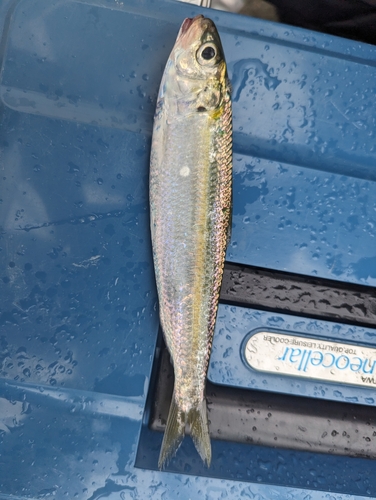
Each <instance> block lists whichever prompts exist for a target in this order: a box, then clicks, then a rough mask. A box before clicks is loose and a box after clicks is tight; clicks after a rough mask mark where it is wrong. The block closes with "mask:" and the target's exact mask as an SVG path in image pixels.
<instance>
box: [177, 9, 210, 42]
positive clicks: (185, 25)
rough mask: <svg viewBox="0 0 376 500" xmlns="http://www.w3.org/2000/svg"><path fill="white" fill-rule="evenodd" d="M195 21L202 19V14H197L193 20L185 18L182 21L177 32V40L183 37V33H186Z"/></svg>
mask: <svg viewBox="0 0 376 500" xmlns="http://www.w3.org/2000/svg"><path fill="white" fill-rule="evenodd" d="M197 19H204V16H203V15H202V14H199V15H198V16H196V17H193V18H191V17H187V18H186V19H184V21H183V24H182V25H181V27H180V30H179V33H178V36H177V38H178V39H179V38H180V37H182V36H183V35H185V33H187V31H188V30H189V28H190V27H191V26H192V24H193V23H194V22H195V21H196V20H197Z"/></svg>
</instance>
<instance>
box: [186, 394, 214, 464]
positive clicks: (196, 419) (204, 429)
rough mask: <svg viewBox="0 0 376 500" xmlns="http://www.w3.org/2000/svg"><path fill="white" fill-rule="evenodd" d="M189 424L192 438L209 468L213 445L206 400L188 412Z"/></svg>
mask: <svg viewBox="0 0 376 500" xmlns="http://www.w3.org/2000/svg"><path fill="white" fill-rule="evenodd" d="M187 420H188V424H189V425H190V428H191V436H192V439H193V442H194V445H195V447H196V450H197V451H198V453H199V455H200V457H201V458H202V460H203V462H204V463H205V465H206V466H207V467H210V462H211V444H210V436H209V425H208V414H207V409H206V399H205V398H204V399H203V400H202V401H201V403H200V404H199V405H198V406H197V407H195V408H192V409H191V410H190V411H189V412H188V419H187Z"/></svg>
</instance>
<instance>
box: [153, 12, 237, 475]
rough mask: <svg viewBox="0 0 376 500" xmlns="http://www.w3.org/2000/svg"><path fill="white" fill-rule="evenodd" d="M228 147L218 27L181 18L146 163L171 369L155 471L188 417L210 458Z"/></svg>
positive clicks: (227, 214)
mask: <svg viewBox="0 0 376 500" xmlns="http://www.w3.org/2000/svg"><path fill="white" fill-rule="evenodd" d="M208 47H209V50H207V51H206V53H205V52H204V50H205V48H208ZM213 54H214V55H213ZM204 56H205V57H204ZM206 56H208V61H207V60H206ZM200 58H201V59H200ZM214 58H215V59H214ZM211 59H214V60H211ZM231 145H232V118H231V100H230V92H229V84H228V81H227V72H226V64H225V61H224V57H223V51H222V46H221V42H220V39H219V36H218V33H217V31H216V28H215V26H214V23H213V22H212V21H211V20H209V19H205V18H204V17H203V16H197V17H196V18H194V19H186V20H185V21H184V22H183V24H182V28H181V30H180V32H179V35H178V38H177V41H176V44H175V46H174V48H173V50H172V52H171V55H170V57H169V60H168V62H167V64H166V68H165V72H164V75H163V77H162V81H161V86H160V91H159V95H158V102H157V108H156V114H155V119H154V128H153V140H152V151H151V163H150V208H151V212H150V213H151V234H152V244H153V256H154V267H155V274H156V282H157V289H158V298H159V311H160V319H161V325H162V329H163V333H164V337H165V340H166V344H167V347H168V349H169V351H170V354H171V357H172V361H173V365H174V373H175V386H174V394H173V398H172V402H171V407H170V413H169V417H168V421H167V425H166V431H165V436H164V439H163V443H162V449H161V455H160V460H159V467H161V468H162V467H163V466H164V465H165V463H166V462H167V461H168V460H169V459H170V458H171V457H172V456H173V455H174V454H175V453H176V451H177V449H178V447H179V445H180V444H181V442H182V439H183V437H184V433H185V427H186V424H188V426H189V427H190V431H191V436H192V438H193V441H194V443H195V445H196V448H197V450H198V452H199V454H200V456H201V457H202V459H203V460H204V462H205V463H206V464H207V465H209V464H210V460H211V447H210V438H209V430H208V421H207V410H206V400H205V381H206V372H207V368H208V362H209V356H210V349H211V343H212V337H213V331H214V325H215V319H216V314H217V305H218V297H219V290H220V285H221V281H222V273H223V265H224V258H225V251H226V246H227V241H228V233H229V231H228V228H229V223H230V217H231V213H230V212H231V183H232V147H231Z"/></svg>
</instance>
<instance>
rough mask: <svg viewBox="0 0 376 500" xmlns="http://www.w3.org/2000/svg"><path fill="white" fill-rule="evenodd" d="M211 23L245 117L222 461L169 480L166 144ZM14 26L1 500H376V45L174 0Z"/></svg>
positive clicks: (54, 14)
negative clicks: (158, 129)
mask: <svg viewBox="0 0 376 500" xmlns="http://www.w3.org/2000/svg"><path fill="white" fill-rule="evenodd" d="M199 13H203V14H204V15H206V16H208V17H211V18H212V19H213V21H214V22H215V23H216V25H217V27H218V30H219V33H220V36H221V39H222V43H223V47H224V51H225V54H226V59H227V63H228V71H229V77H230V79H231V82H232V88H233V91H232V99H233V113H234V189H233V198H234V206H233V227H232V239H231V243H230V245H229V248H228V252H227V261H226V268H225V274H224V282H223V287H222V292H221V302H220V306H219V312H218V318H217V324H216V331H215V336H214V343H213V350H212V355H211V360H210V367H209V372H208V388H207V396H208V398H207V399H208V409H209V420H210V422H211V424H210V430H211V435H212V447H213V459H212V465H211V467H210V468H205V466H204V465H203V464H202V462H201V460H200V457H199V456H198V454H197V453H196V451H195V449H194V446H193V443H192V441H191V439H190V438H189V437H187V438H186V439H185V440H184V443H183V445H182V447H181V448H180V449H179V451H178V454H177V455H176V457H175V458H174V459H173V460H172V461H171V463H170V464H169V465H168V467H167V468H166V470H164V471H158V467H157V461H158V454H159V450H160V446H161V442H162V436H163V434H162V432H160V431H163V428H164V425H165V419H166V411H168V404H169V398H170V397H171V391H172V384H173V376H172V372H171V365H170V363H169V359H168V355H167V353H166V350H165V346H164V343H163V339H162V334H161V331H160V327H159V319H158V307H157V295H156V288H155V281H154V270H153V264H152V254H151V243H150V234H149V204H148V171H149V153H150V140H151V130H152V123H153V113H154V107H155V102H156V97H157V92H158V87H159V82H160V79H161V75H162V71H163V68H164V65H165V62H166V60H167V57H168V54H169V52H170V50H171V48H172V46H173V44H174V40H175V37H176V34H177V32H178V29H179V27H180V25H181V23H182V21H183V19H184V18H185V17H192V16H194V15H197V14H199ZM0 31H1V43H0V57H1V82H0V93H1V114H0V176H1V180H0V207H1V208H0V228H1V231H0V258H1V267H0V278H1V279H0V297H1V300H0V499H4V500H5V499H7V500H16V499H17V500H21V499H25V500H26V499H28V500H31V499H32V500H36V499H41V498H53V499H56V500H63V499H67V498H68V499H70V500H71V499H75V498H77V499H80V500H81V499H82V500H94V499H99V498H106V499H111V500H115V499H116V500H118V499H119V500H120V499H121V500H127V499H147V498H153V499H180V500H188V499H192V500H194V499H198V498H200V499H201V498H206V499H208V500H217V499H218V500H219V499H223V498H228V499H237V498H244V499H246V498H252V499H258V500H261V499H263V500H264V499H265V500H271V499H294V500H295V499H301V500H303V499H304V500H308V499H335V500H340V499H349V498H356V499H360V498H373V497H375V496H376V474H375V473H374V470H375V462H374V461H373V460H374V458H375V457H376V411H375V405H376V327H375V325H376V321H375V320H376V302H375V300H376V293H375V288H374V286H375V283H376V245H375V243H376V242H375V235H376V150H375V148H376V137H375V136H376V112H375V102H376V100H375V96H376V83H375V82H376V47H373V46H369V45H365V44H361V43H357V42H354V41H349V40H344V39H340V38H335V37H331V36H327V35H322V34H318V33H314V32H309V31H305V30H302V29H297V28H291V27H288V26H284V25H282V24H274V23H270V22H266V21H261V20H257V19H252V18H247V17H242V16H239V15H234V14H230V13H224V12H219V11H215V10H204V9H201V8H199V7H195V6H192V5H188V4H181V3H176V2H174V1H167V0H158V1H152V0H142V1H137V2H136V1H134V0H133V1H132V0H122V1H117V0H116V1H113V0H92V1H89V0H88V1H86V0H80V1H78V0H77V1H75V0H71V1H68V0H61V1H59V0H58V1H56V0H3V1H2V2H1V3H0Z"/></svg>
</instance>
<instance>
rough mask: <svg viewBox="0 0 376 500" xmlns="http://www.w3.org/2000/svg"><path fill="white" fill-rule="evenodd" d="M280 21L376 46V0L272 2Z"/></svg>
mask: <svg viewBox="0 0 376 500" xmlns="http://www.w3.org/2000/svg"><path fill="white" fill-rule="evenodd" d="M269 2H270V3H272V4H273V5H274V6H275V7H276V8H277V10H278V14H279V18H280V21H281V22H283V23H286V24H291V25H294V26H300V27H302V28H307V29H310V30H315V31H322V32H325V33H330V34H332V35H337V36H342V37H345V38H351V39H353V40H359V41H362V42H366V43H371V44H374V45H376V0H269Z"/></svg>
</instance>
